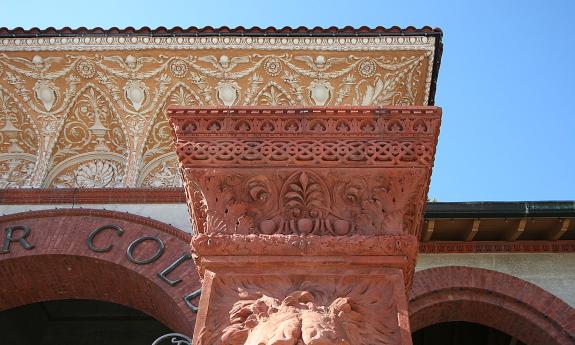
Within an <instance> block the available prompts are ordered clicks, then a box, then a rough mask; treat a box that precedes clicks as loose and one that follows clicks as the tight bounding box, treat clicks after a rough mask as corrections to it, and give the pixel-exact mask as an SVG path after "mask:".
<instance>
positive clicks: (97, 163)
mask: <svg viewBox="0 0 575 345" xmlns="http://www.w3.org/2000/svg"><path fill="white" fill-rule="evenodd" d="M123 178H124V169H123V167H122V166H121V165H120V164H118V163H117V162H114V161H111V160H105V159H98V160H92V161H88V162H85V163H82V164H79V165H77V166H75V167H73V168H71V169H69V170H68V171H67V172H65V173H63V174H61V175H59V176H58V177H57V178H56V180H55V181H54V182H53V185H54V187H58V188H114V187H119V186H121V185H122V179H123Z"/></svg>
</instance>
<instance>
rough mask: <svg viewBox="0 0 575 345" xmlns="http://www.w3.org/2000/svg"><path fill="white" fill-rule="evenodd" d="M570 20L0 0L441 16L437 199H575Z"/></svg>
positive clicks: (134, 10) (23, 11)
mask: <svg viewBox="0 0 575 345" xmlns="http://www.w3.org/2000/svg"><path fill="white" fill-rule="evenodd" d="M84 2H85V3H86V4H90V5H81V4H82V3H84ZM96 3H98V4H99V5H98V6H94V5H93V4H96ZM574 21H575V1H569V0H565V1H553V0H547V1H529V0H526V1H504V0H499V1H473V2H467V1H430V0H427V1H383V0H382V1H358V0H346V1H338V0H332V1H318V0H307V1H298V0H289V1H282V2H280V1H272V0H267V1H249V0H243V1H240V0H236V1H226V0H219V1H213V0H211V1H210V0H204V1H144V0H140V1H127V0H124V1H121V0H116V1H109V0H106V1H102V0H99V1H98V0H96V1H56V0H52V1H30V0H28V1H13V0H0V26H7V27H10V28H13V27H17V26H22V27H25V28H30V27H33V26H37V27H41V28H45V27H48V26H54V27H57V28H60V27H63V26H71V27H79V26H85V27H95V26H101V27H104V28H106V27H111V26H118V27H125V26H135V27H140V26H150V27H157V26H166V27H172V26H182V27H188V26H191V25H195V26H206V25H211V26H222V25H227V26H238V25H242V26H253V25H257V26H264V27H265V26H270V25H273V26H276V27H283V26H286V25H289V26H300V25H304V26H310V27H313V26H332V25H335V26H345V25H352V26H361V25H367V26H377V25H383V26H393V25H399V26H408V25H414V26H418V27H420V26H423V25H430V26H433V27H440V28H442V29H443V31H444V53H443V60H442V65H441V70H440V73H439V80H438V85H437V96H436V104H437V105H439V106H441V107H443V124H442V128H441V135H440V138H439V145H438V150H437V156H436V160H435V167H434V171H433V176H432V182H431V189H430V192H429V196H430V198H435V199H438V200H439V201H480V200H481V201H488V200H492V201H495V200H575V107H574V105H573V103H574V101H575V56H574V53H575V30H574V26H573V22H574Z"/></svg>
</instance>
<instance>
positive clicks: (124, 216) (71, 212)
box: [0, 208, 191, 243]
mask: <svg viewBox="0 0 575 345" xmlns="http://www.w3.org/2000/svg"><path fill="white" fill-rule="evenodd" d="M61 216H72V217H82V216H91V217H102V218H112V219H121V220H125V221H129V222H132V223H138V224H141V225H145V226H150V227H153V228H155V229H157V230H160V231H162V232H165V233H166V234H169V235H171V236H174V237H176V238H178V239H180V240H182V241H183V242H186V243H189V242H190V240H191V235H190V234H188V233H186V232H183V231H181V230H178V229H177V228H174V227H173V226H171V225H168V224H166V223H162V222H160V221H157V220H154V219H151V218H145V217H142V216H138V215H135V214H131V213H121V212H116V211H109V210H98V209H88V208H81V209H80V208H74V209H72V208H63V209H52V210H40V211H28V212H22V213H14V214H9V215H5V216H1V217H0V224H2V223H8V222H13V221H20V220H26V219H38V218H50V217H61Z"/></svg>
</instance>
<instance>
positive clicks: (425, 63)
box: [0, 37, 434, 186]
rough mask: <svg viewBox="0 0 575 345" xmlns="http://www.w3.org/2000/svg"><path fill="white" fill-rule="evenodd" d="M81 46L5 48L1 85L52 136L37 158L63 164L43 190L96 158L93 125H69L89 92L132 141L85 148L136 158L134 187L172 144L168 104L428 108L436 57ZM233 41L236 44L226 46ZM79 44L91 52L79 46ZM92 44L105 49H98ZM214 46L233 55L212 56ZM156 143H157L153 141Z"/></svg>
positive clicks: (202, 44)
mask: <svg viewBox="0 0 575 345" xmlns="http://www.w3.org/2000/svg"><path fill="white" fill-rule="evenodd" d="M77 39H79V38H69V39H61V38H53V39H51V41H54V42H53V43H50V45H45V44H44V43H46V42H47V40H46V42H44V43H41V42H40V41H42V40H40V41H38V42H37V43H38V45H39V46H44V48H46V49H45V50H43V48H34V49H32V48H30V51H18V50H19V48H18V49H16V50H12V48H15V47H16V48H17V46H19V45H20V44H19V43H17V42H15V41H14V42H12V40H10V39H8V40H9V41H10V42H8V43H6V44H4V45H2V46H1V47H0V71H2V72H1V74H0V87H1V88H2V89H3V90H6V92H7V93H8V94H11V95H13V97H14V99H15V100H16V101H17V102H18V103H19V104H20V105H21V106H20V107H21V108H22V109H21V110H22V111H23V113H24V114H27V115H28V116H29V119H30V124H33V125H34V126H36V127H37V128H38V129H39V131H41V132H46V133H45V135H46V138H45V140H46V142H44V143H39V144H37V150H38V151H39V152H38V153H37V156H38V157H42V161H46V162H52V161H53V162H54V163H55V164H44V163H42V164H37V165H36V166H35V171H33V172H32V176H33V180H32V182H31V183H32V184H33V185H35V186H39V185H42V184H45V182H46V181H45V178H46V176H49V175H51V174H52V172H53V169H55V168H56V165H57V164H58V162H61V161H63V160H65V159H67V158H66V157H68V156H66V152H68V153H70V154H80V153H87V152H92V151H93V150H94V145H95V144H94V145H92V144H85V145H84V144H80V143H79V142H78V140H81V141H82V142H84V139H80V137H84V135H81V134H80V133H81V132H86V130H87V129H86V128H85V127H86V126H83V125H79V124H78V123H74V124H72V125H71V126H67V125H68V122H74V121H76V120H77V119H75V118H74V117H75V116H74V115H73V113H74V112H75V111H76V110H77V109H79V108H81V107H82V106H83V105H80V103H85V100H84V98H85V96H86V92H87V90H90V89H91V88H93V89H94V90H95V92H96V94H97V95H98V97H102V99H103V100H104V101H105V102H106V104H107V107H108V109H107V110H108V111H109V112H112V113H114V114H115V116H116V118H117V122H118V124H119V125H120V127H123V128H124V133H123V134H122V136H123V140H117V141H118V143H115V142H114V141H113V140H111V138H109V137H108V136H110V135H112V134H110V133H109V132H106V133H105V136H104V137H103V138H99V137H96V138H92V139H88V140H87V141H88V142H92V143H94V140H95V139H102V140H99V141H100V142H102V144H99V145H98V147H97V151H98V152H103V151H104V150H106V149H109V150H110V152H120V151H122V152H123V154H125V155H126V157H130V158H128V161H127V162H126V169H127V173H128V174H129V176H128V177H127V179H126V183H128V184H130V185H131V186H133V185H135V184H136V179H137V176H138V175H140V173H141V171H140V170H141V169H143V167H144V166H145V165H146V164H147V163H149V162H150V161H151V160H154V159H156V158H157V157H159V156H160V155H162V154H165V153H167V152H169V151H170V150H171V142H170V141H169V140H165V141H164V140H159V141H158V140H157V139H158V138H157V137H158V136H160V135H159V134H160V132H164V130H159V129H158V128H157V127H155V126H159V127H161V126H162V124H159V123H160V122H162V121H164V120H165V117H164V114H165V112H166V109H167V106H168V105H171V104H178V105H203V106H218V105H223V106H235V105H269V106H288V105H300V106H303V105H326V106H330V105H343V104H345V105H361V104H377V105H388V104H389V105H391V104H401V105H414V104H426V103H427V101H428V98H429V90H430V80H431V70H432V64H431V62H432V60H433V52H434V44H433V38H427V37H414V38H413V39H410V40H405V41H403V40H399V39H396V38H394V37H390V38H365V39H361V40H360V39H353V40H352V39H348V38H337V39H336V38H329V39H327V38H326V39H323V38H310V39H306V40H307V41H306V40H303V39H300V38H285V39H282V40H279V39H278V40H275V39H270V38H267V37H266V38H264V37H262V38H253V39H252V38H240V37H238V38H220V37H213V38H212V39H206V38H198V40H195V39H192V38H190V37H184V38H181V39H180V40H182V42H185V44H187V45H189V47H190V49H189V50H182V49H181V47H180V48H177V49H173V50H170V49H171V48H170V49H162V48H158V47H160V46H162V45H164V44H168V42H167V41H165V39H164V38H158V40H160V41H161V43H157V44H155V45H154V46H153V47H152V48H150V49H144V50H134V51H132V50H129V49H128V50H126V48H125V47H122V48H121V49H120V50H106V49H103V48H102V47H99V45H100V44H101V43H102V42H100V41H98V40H97V39H95V38H93V37H85V38H82V39H81V40H79V41H77ZM235 39H237V40H238V41H237V42H236V43H234V42H235V41H234V40H235ZM3 40H5V39H3ZM130 40H131V41H134V40H137V41H140V40H141V38H140V37H134V38H131V39H130ZM155 40H156V39H154V41H155ZM28 41H29V42H32V41H37V39H36V38H31V39H30V40H28ZM56 41H58V42H59V43H57V42H56ZM76 41H77V42H76ZM105 41H106V42H108V41H109V42H108V43H107V44H108V45H109V44H112V45H114V44H116V45H119V44H120V43H121V41H120V40H119V38H116V37H113V38H112V37H110V38H107V39H106V40H105ZM192 41H193V42H192ZM216 41H217V42H219V43H217V44H216ZM400 41H401V42H400ZM66 42H68V43H66ZM74 42H75V43H74ZM123 42H124V43H126V42H127V41H123ZM225 42H228V43H227V44H232V46H227V48H226V47H225V46H222V44H224V45H225V44H226V43H225ZM148 43H152V41H149V42H148ZM172 43H175V42H172ZM14 44H15V45H14ZM141 44H144V42H141ZM78 45H80V46H82V45H86V47H84V48H81V49H79V50H78V49H76V48H74V47H76V46H78ZM92 45H93V47H98V48H96V49H92V48H90V47H91V46H92ZM144 45H145V44H144ZM167 46H170V44H168V45H167ZM216 46H217V47H220V48H222V47H223V48H226V49H216V50H214V49H212V48H213V47H216ZM66 47H69V48H70V49H67V48H66ZM366 47H369V48H366ZM409 47H411V48H412V49H407V48H409ZM326 48H327V50H326ZM89 92H91V91H89ZM174 93H181V94H183V95H182V97H184V98H185V97H187V98H190V99H189V100H188V101H175V102H173V101H172V100H171V99H172V98H175V97H177V96H176V95H175V94H174ZM102 109H104V108H102ZM0 121H1V120H0ZM92 121H93V120H87V121H84V122H85V123H84V124H88V125H87V127H90V126H92V125H94V123H93V122H92ZM101 122H102V126H103V127H104V128H109V129H110V130H113V128H111V127H109V124H106V123H105V121H104V120H102V121H101ZM163 125H165V123H164V124H163ZM63 127H68V128H71V127H75V128H76V129H77V132H78V133H77V134H76V135H72V134H71V133H70V131H68V133H67V134H66V135H65V136H63V137H62V136H61V132H60V129H61V128H63ZM53 129H56V130H55V131H54V130H53ZM153 132H155V133H153ZM94 133H95V132H93V131H91V134H93V135H95V134H94ZM42 134H44V133H42ZM35 137H37V136H35ZM150 137H155V138H154V139H150ZM69 140H71V141H69ZM149 140H153V141H154V142H153V143H148V141H149ZM96 144H97V143H96ZM116 144H118V146H117V147H116ZM13 149H16V148H15V147H13ZM148 149H150V150H148ZM386 150H387V149H386ZM73 152H74V153H73ZM54 155H55V156H54ZM144 161H145V162H144ZM50 169H52V170H50Z"/></svg>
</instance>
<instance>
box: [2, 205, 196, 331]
mask: <svg viewBox="0 0 575 345" xmlns="http://www.w3.org/2000/svg"><path fill="white" fill-rule="evenodd" d="M110 224H113V225H117V226H120V227H121V228H122V229H123V230H124V233H123V235H122V236H118V235H117V234H116V233H115V232H114V231H113V230H106V231H103V232H101V233H99V234H98V235H97V236H96V237H95V239H94V243H95V244H96V245H97V246H98V247H105V246H106V245H108V244H112V245H113V247H112V248H111V249H110V250H109V251H108V252H102V253H97V252H94V251H92V250H90V249H89V248H88V245H87V243H86V241H87V238H88V236H89V234H90V232H91V231H93V230H94V229H96V228H97V227H100V226H103V225H110ZM15 225H26V226H28V227H29V228H30V229H31V232H30V235H29V236H28V237H27V238H26V240H27V241H28V242H29V243H30V244H32V245H33V246H34V248H32V249H28V250H26V249H25V248H23V246H22V245H21V244H20V243H18V242H13V243H11V244H10V248H9V249H10V252H9V253H4V254H0V277H2V279H1V280H0V310H5V309H9V308H13V307H16V306H20V305H24V304H29V303H34V302H39V301H47V300H57V299H69V298H80V299H95V300H104V301H110V302H115V303H119V304H123V305H126V306H129V307H132V308H135V309H138V310H141V311H143V312H145V313H147V314H149V315H151V316H153V317H154V318H156V319H157V320H158V321H160V322H162V323H164V324H165V325H167V326H168V327H170V328H172V329H173V330H174V331H178V332H182V333H184V334H188V335H192V332H193V326H194V322H195V313H193V312H192V310H191V309H190V308H189V307H188V306H187V305H186V303H185V302H184V300H183V296H184V295H186V294H188V293H190V292H193V291H195V290H197V289H198V288H199V287H200V283H199V279H198V277H197V273H196V269H195V265H194V263H193V260H187V261H185V262H184V263H182V264H181V265H179V266H178V267H177V268H176V269H175V270H174V271H173V272H171V273H170V274H169V278H170V279H173V280H176V279H177V278H182V279H183V280H182V281H181V282H180V283H179V284H177V285H176V286H170V285H169V284H168V283H166V282H165V281H163V280H162V279H160V278H159V277H158V276H157V273H159V272H161V271H162V270H163V269H165V268H166V267H168V266H169V265H170V264H171V263H172V262H174V261H175V260H176V259H178V258H179V257H180V256H181V255H182V254H184V253H189V240H190V237H189V234H186V233H184V232H182V231H180V230H177V229H175V228H173V227H171V226H169V225H167V224H163V223H160V222H157V221H154V220H151V219H147V218H143V217H139V216H134V215H129V214H124V213H119V212H112V211H105V210H88V209H84V210H82V209H66V210H49V211H34V212H27V213H19V214H13V215H8V216H3V217H0V246H1V245H2V244H3V243H2V242H3V241H4V239H5V231H6V230H5V229H6V228H8V227H11V226H15ZM18 231H21V230H18ZM15 234H16V235H18V234H21V232H20V233H18V232H15ZM142 236H152V237H157V238H159V239H160V240H161V241H162V242H163V243H164V245H165V250H164V252H163V254H162V255H161V256H160V257H159V258H158V259H157V260H156V261H154V262H151V263H149V264H144V265H138V264H135V263H133V262H131V261H130V260H129V259H128V255H127V254H126V250H127V248H128V246H129V245H130V243H132V242H133V241H134V240H136V239H137V238H140V237H142ZM0 248H1V247H0ZM157 248H158V245H157V243H154V242H152V241H145V242H143V243H141V245H139V246H137V247H136V250H134V252H133V254H134V255H133V256H134V257H136V258H138V259H143V258H147V257H149V256H150V255H153V253H154V252H155V251H156V250H157ZM195 302H196V303H197V301H195Z"/></svg>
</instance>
